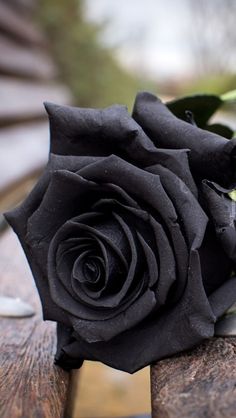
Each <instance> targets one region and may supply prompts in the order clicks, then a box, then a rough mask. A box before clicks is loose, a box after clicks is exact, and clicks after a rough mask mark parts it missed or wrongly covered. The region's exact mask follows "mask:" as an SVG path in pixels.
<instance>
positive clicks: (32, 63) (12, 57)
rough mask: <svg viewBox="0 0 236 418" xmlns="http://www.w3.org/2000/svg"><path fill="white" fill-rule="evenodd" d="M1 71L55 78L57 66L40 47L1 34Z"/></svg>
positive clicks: (10, 73) (22, 75)
mask: <svg viewBox="0 0 236 418" xmlns="http://www.w3.org/2000/svg"><path fill="white" fill-rule="evenodd" d="M0 51H1V54H0V73H2V74H7V75H13V76H18V77H25V78H26V77H28V78H30V79H45V80H47V79H49V80H50V79H53V78H55V76H56V70H55V66H54V65H53V63H52V60H51V59H50V58H49V56H48V55H47V54H46V53H45V52H44V51H42V50H40V49H38V48H28V47H27V48H26V47H25V46H22V45H19V44H17V43H16V42H14V41H12V40H10V39H7V38H6V37H5V36H0Z"/></svg>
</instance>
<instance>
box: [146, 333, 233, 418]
mask: <svg viewBox="0 0 236 418" xmlns="http://www.w3.org/2000/svg"><path fill="white" fill-rule="evenodd" d="M235 362H236V338H232V337H231V338H224V339H223V338H213V339H210V340H208V341H206V342H204V343H203V344H202V345H200V346H199V347H197V348H196V349H194V350H192V351H189V352H186V353H184V354H181V355H178V356H175V357H172V358H169V359H166V360H162V361H160V362H158V363H156V364H155V365H154V366H152V368H151V391H152V417H153V418H198V417H206V418H222V417H227V418H234V417H235V411H236V367H235Z"/></svg>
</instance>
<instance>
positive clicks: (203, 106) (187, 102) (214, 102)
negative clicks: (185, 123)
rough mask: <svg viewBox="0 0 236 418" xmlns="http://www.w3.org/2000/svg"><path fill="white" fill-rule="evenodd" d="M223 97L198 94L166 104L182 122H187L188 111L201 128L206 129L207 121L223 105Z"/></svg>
mask: <svg viewBox="0 0 236 418" xmlns="http://www.w3.org/2000/svg"><path fill="white" fill-rule="evenodd" d="M223 103H224V102H223V100H222V98H221V97H219V96H216V95H213V94H197V95H194V96H186V97H182V98H180V99H175V100H172V101H170V102H168V103H166V106H167V107H168V108H169V109H170V111H171V112H172V113H173V114H174V115H175V116H177V117H178V118H180V119H182V120H186V114H185V112H186V110H189V111H190V112H192V113H193V116H194V120H195V122H196V124H197V126H199V127H200V128H205V126H206V124H207V121H208V120H209V119H210V117H211V116H212V115H213V114H214V113H215V112H216V111H217V110H218V109H219V107H220V106H222V104H223Z"/></svg>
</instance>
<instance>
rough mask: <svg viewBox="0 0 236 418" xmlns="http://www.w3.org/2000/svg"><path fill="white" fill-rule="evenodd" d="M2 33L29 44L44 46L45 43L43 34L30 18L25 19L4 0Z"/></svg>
mask: <svg viewBox="0 0 236 418" xmlns="http://www.w3.org/2000/svg"><path fill="white" fill-rule="evenodd" d="M0 31H1V32H3V33H7V34H8V36H9V37H12V38H14V39H17V40H18V41H20V42H24V43H27V44H35V45H36V44H37V45H42V44H44V42H45V39H44V36H43V35H42V32H41V31H40V30H39V29H37V28H36V25H35V24H33V23H32V21H31V20H30V19H29V18H26V17H23V16H22V15H21V14H19V13H18V12H17V10H15V9H14V7H11V6H10V5H9V4H7V2H4V1H2V0H0Z"/></svg>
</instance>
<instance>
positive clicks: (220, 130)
mask: <svg viewBox="0 0 236 418" xmlns="http://www.w3.org/2000/svg"><path fill="white" fill-rule="evenodd" d="M205 129H206V130H207V131H210V132H214V133H215V134H217V135H220V136H223V137H224V138H227V139H231V138H233V136H234V131H233V130H232V129H231V128H229V127H228V126H226V125H223V124H222V123H213V124H212V125H207V126H205Z"/></svg>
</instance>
